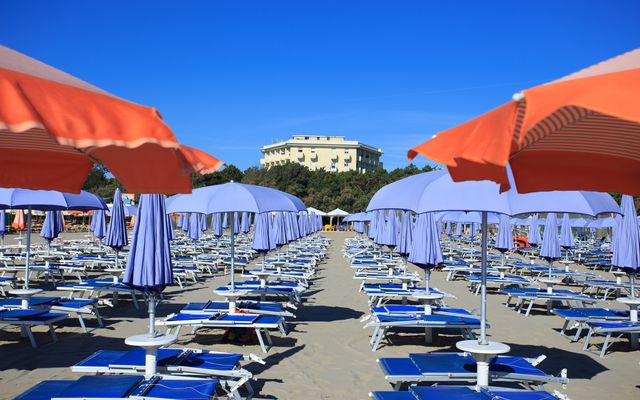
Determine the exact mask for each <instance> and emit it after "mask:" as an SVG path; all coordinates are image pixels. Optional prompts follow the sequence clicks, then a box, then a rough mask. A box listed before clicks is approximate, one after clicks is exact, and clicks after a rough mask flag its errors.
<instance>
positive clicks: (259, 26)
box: [0, 0, 640, 169]
mask: <svg viewBox="0 0 640 400" xmlns="http://www.w3.org/2000/svg"><path fill="white" fill-rule="evenodd" d="M0 14H1V15H2V16H3V18H2V24H0V43H2V44H3V45H5V46H8V47H11V48H13V49H15V50H18V51H20V52H23V53H25V54H27V55H30V56H32V57H34V58H37V59H39V60H41V61H44V62H46V63H48V64H50V65H53V66H55V67H57V68H60V69H62V70H64V71H66V72H68V73H71V74H72V75H75V76H77V77H79V78H81V79H84V80H86V81H88V82H90V83H92V84H94V85H96V86H99V87H101V88H103V89H105V90H107V91H109V92H111V93H113V94H116V95H118V96H120V97H124V98H126V99H129V100H131V101H135V102H138V103H141V104H145V105H149V106H153V107H156V108H158V109H159V110H160V111H161V113H162V114H163V116H164V118H165V120H166V121H167V122H168V123H169V125H170V126H171V127H172V128H173V130H174V131H175V132H176V135H177V136H178V138H179V140H180V141H182V142H184V143H186V144H189V145H193V146H196V147H198V148H201V149H202V150H205V151H208V152H210V153H211V154H213V155H215V156H216V157H218V158H220V159H222V160H224V161H226V162H227V163H231V164H235V165H237V166H239V167H240V168H243V169H244V168H246V167H249V166H252V165H258V162H259V159H260V151H259V148H260V147H261V146H262V145H265V144H268V143H271V142H272V141H273V140H274V139H278V138H279V139H285V138H288V137H290V136H291V135H292V134H300V133H308V134H327V135H344V136H347V137H348V138H349V139H355V140H360V141H362V142H365V143H367V144H370V145H373V146H376V147H380V148H382V149H383V150H384V152H385V154H384V156H383V159H382V160H383V162H384V163H385V166H386V167H387V168H396V167H403V166H406V165H407V164H408V162H407V161H406V151H407V149H409V148H410V147H412V146H414V145H416V144H419V143H421V142H423V141H424V140H426V139H428V138H429V137H431V135H432V134H433V133H435V132H438V131H440V130H443V129H446V128H449V127H451V126H454V125H456V124H458V123H461V122H464V121H465V120H467V119H469V118H472V117H474V116H476V115H478V114H481V113H483V112H485V111H487V110H489V109H490V108H492V107H495V106H497V105H499V104H501V103H503V102H505V101H507V100H509V99H510V98H511V95H512V94H513V93H514V92H516V91H518V90H520V89H524V88H527V87H530V86H534V85H536V84H540V83H544V82H546V81H549V80H552V79H554V78H557V77H560V76H563V75H566V74H568V73H571V72H573V71H575V70H577V69H580V68H583V67H586V66H589V65H592V64H594V63H597V62H599V61H601V60H603V59H606V58H609V57H611V56H614V55H617V54H620V53H622V52H625V51H628V50H630V49H633V48H636V47H638V46H639V45H640V23H638V17H639V16H640V1H611V0H609V1H584V0H583V1H545V0H542V1H528V2H522V1H520V2H516V1H449V2H435V1H391V0H389V1H384V2H383V1H371V0H370V1H347V0H343V1H226V2H223V1H159V0H156V1H148V2H146V1H108V2H106V1H103V2H98V1H64V0H60V1H55V2H53V1H51V2H43V1H31V0H4V1H3V2H2V3H1V5H0ZM426 162H427V160H425V159H424V158H422V159H419V160H417V161H416V164H417V165H418V166H422V165H424V164H425V163H426Z"/></svg>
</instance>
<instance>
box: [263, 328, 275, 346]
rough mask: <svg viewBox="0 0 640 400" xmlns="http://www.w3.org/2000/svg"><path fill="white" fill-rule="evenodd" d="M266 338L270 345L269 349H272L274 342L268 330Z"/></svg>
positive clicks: (265, 333) (265, 331) (265, 332)
mask: <svg viewBox="0 0 640 400" xmlns="http://www.w3.org/2000/svg"><path fill="white" fill-rule="evenodd" d="M264 336H265V338H266V339H267V343H268V344H269V348H271V347H272V346H273V340H272V339H271V334H270V333H269V330H268V329H265V330H264Z"/></svg>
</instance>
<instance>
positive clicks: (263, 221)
mask: <svg viewBox="0 0 640 400" xmlns="http://www.w3.org/2000/svg"><path fill="white" fill-rule="evenodd" d="M270 220H271V215H270V213H268V212H266V213H259V214H256V215H255V222H254V226H253V242H252V243H251V248H252V249H254V250H255V251H257V252H259V253H261V254H262V270H264V267H265V265H264V257H265V255H266V254H267V253H268V252H269V251H271V250H273V249H274V248H275V241H274V240H272V239H271V238H270V235H271V227H270V225H271V221H270Z"/></svg>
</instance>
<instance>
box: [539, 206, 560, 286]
mask: <svg viewBox="0 0 640 400" xmlns="http://www.w3.org/2000/svg"><path fill="white" fill-rule="evenodd" d="M561 255H562V254H561V252H560V239H559V238H558V219H557V217H556V213H550V214H547V221H546V222H545V224H544V234H543V235H542V245H541V246H540V257H542V258H544V259H546V260H547V261H548V262H549V278H551V264H553V260H555V259H558V258H560V256H561Z"/></svg>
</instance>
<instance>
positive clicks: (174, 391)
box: [131, 378, 219, 400]
mask: <svg viewBox="0 0 640 400" xmlns="http://www.w3.org/2000/svg"><path fill="white" fill-rule="evenodd" d="M218 382H219V381H218V380H217V379H197V380H190V379H170V378H162V379H161V380H159V381H156V380H155V379H152V380H149V381H144V382H143V383H142V384H141V385H140V386H139V387H138V388H136V390H134V391H133V393H131V395H132V396H145V397H148V398H167V399H173V400H209V399H210V398H211V395H212V394H213V393H214V392H215V390H216V387H217V386H218Z"/></svg>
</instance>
